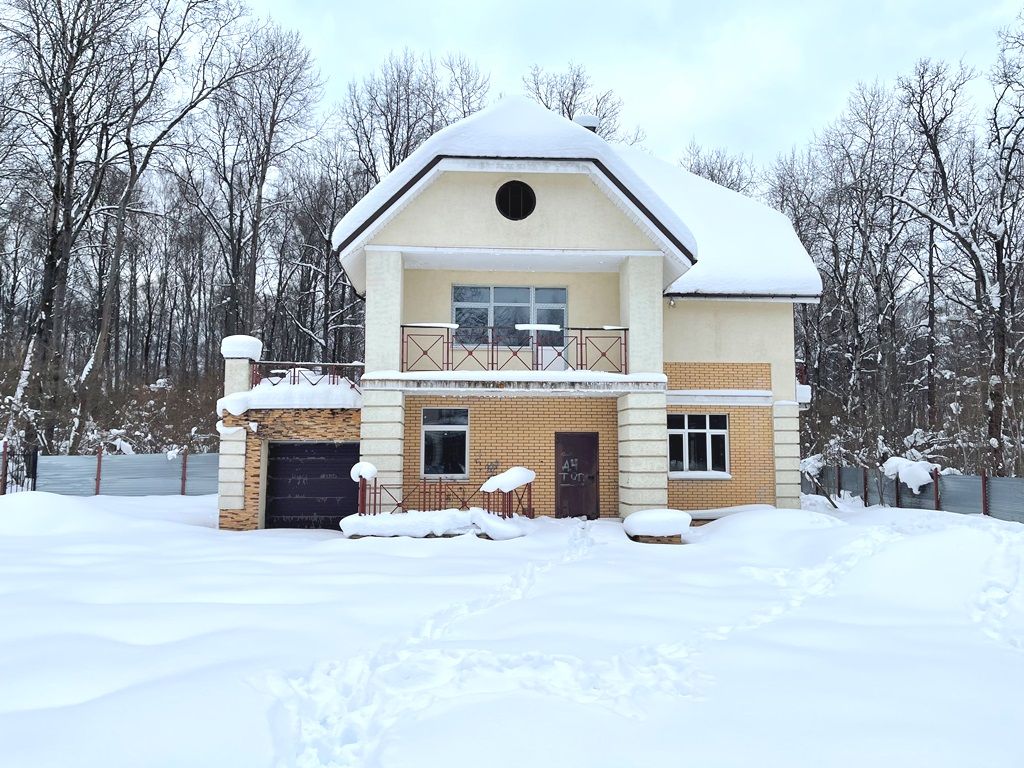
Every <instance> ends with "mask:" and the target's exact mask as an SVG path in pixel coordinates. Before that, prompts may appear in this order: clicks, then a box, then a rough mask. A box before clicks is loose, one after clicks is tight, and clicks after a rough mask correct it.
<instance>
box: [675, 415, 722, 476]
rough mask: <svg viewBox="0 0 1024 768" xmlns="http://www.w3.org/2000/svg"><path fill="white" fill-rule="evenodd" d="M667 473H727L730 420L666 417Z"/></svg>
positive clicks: (697, 416) (715, 416) (704, 417)
mask: <svg viewBox="0 0 1024 768" xmlns="http://www.w3.org/2000/svg"><path fill="white" fill-rule="evenodd" d="M668 471H669V472H728V471H729V418H728V417H727V416H723V415H719V414H706V413H701V414H694V413H687V414H682V413H673V414H669V417H668Z"/></svg>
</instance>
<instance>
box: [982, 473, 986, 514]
mask: <svg viewBox="0 0 1024 768" xmlns="http://www.w3.org/2000/svg"><path fill="white" fill-rule="evenodd" d="M981 514H983V515H987V514H988V472H986V471H985V470H984V469H982V470H981Z"/></svg>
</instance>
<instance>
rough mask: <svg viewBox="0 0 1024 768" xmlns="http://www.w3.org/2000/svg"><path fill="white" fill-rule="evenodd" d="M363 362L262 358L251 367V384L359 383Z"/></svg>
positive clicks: (253, 385) (255, 385) (313, 384)
mask: <svg viewBox="0 0 1024 768" xmlns="http://www.w3.org/2000/svg"><path fill="white" fill-rule="evenodd" d="M362 375H363V364H362V363H301V362H287V361H284V360H260V361H259V362H253V363H252V364H251V367H250V378H251V381H250V386H252V387H257V386H260V385H261V384H262V385H263V386H277V385H278V384H309V385H312V386H316V385H317V384H341V383H342V382H344V381H350V382H352V383H353V384H355V385H357V386H358V384H359V379H360V377H361V376H362Z"/></svg>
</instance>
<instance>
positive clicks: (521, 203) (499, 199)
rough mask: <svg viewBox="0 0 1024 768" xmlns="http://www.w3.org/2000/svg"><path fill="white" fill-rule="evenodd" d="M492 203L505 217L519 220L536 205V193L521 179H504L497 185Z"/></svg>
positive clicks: (527, 214)
mask: <svg viewBox="0 0 1024 768" xmlns="http://www.w3.org/2000/svg"><path fill="white" fill-rule="evenodd" d="M494 204H495V205H497V206H498V211H500V212H501V215H502V216H504V217H505V218H506V219H511V220H512V221H521V220H523V219H525V218H526V217H527V216H529V215H530V214H531V213H533V209H534V208H536V207H537V195H536V194H534V191H533V189H532V188H531V187H530V185H529V184H526V183H525V182H522V181H506V182H505V183H504V184H502V185H501V186H500V187H498V194H496V195H495V196H494Z"/></svg>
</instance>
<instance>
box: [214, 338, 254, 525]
mask: <svg viewBox="0 0 1024 768" xmlns="http://www.w3.org/2000/svg"><path fill="white" fill-rule="evenodd" d="M220 351H221V355H222V356H223V357H224V394H225V395H232V394H234V393H236V392H245V391H247V390H249V389H250V388H251V380H250V368H251V365H250V364H251V363H252V362H253V361H258V360H259V359H260V357H261V356H262V354H263V342H261V341H260V340H259V339H254V338H253V337H252V336H228V337H227V338H225V339H224V340H223V341H222V342H221V345H220ZM219 415H220V414H218V417H219ZM217 496H218V508H219V510H220V527H221V528H239V527H251V526H245V525H243V523H244V520H243V518H245V517H246V516H247V512H246V510H245V430H231V431H225V432H222V433H221V436H220V451H219V453H218V461H217Z"/></svg>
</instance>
